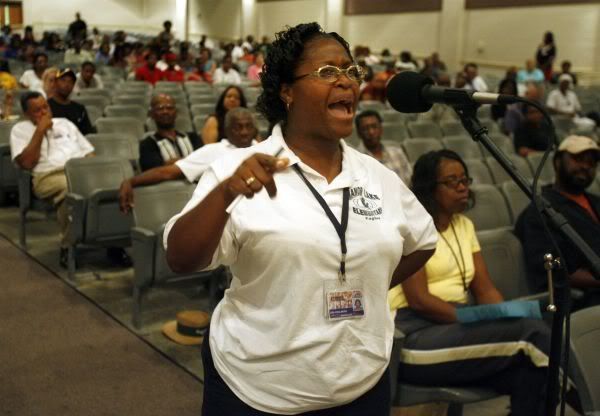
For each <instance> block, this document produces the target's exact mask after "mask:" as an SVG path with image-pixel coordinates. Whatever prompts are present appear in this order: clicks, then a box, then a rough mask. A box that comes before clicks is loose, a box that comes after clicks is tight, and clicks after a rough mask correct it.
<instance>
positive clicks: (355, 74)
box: [294, 64, 365, 84]
mask: <svg viewBox="0 0 600 416" xmlns="http://www.w3.org/2000/svg"><path fill="white" fill-rule="evenodd" d="M310 75H312V76H314V77H317V78H319V79H322V80H323V81H325V82H328V83H330V84H333V83H334V82H336V81H337V80H338V79H340V77H341V76H342V75H346V76H347V77H348V78H349V79H350V80H351V81H354V82H358V83H359V84H360V83H361V82H362V81H363V80H364V79H365V72H364V71H363V69H362V68H361V67H360V66H359V65H356V64H354V65H350V66H349V67H348V68H345V69H343V68H338V67H337V66H334V65H325V66H322V67H321V68H319V69H317V70H316V71H313V72H310V73H308V74H304V75H300V76H298V77H296V78H294V81H297V80H299V79H301V78H304V77H308V76H310Z"/></svg>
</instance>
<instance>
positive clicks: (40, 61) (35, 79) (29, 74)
mask: <svg viewBox="0 0 600 416" xmlns="http://www.w3.org/2000/svg"><path fill="white" fill-rule="evenodd" d="M46 68H48V55H46V54H45V53H43V52H40V53H36V54H35V56H34V57H33V69H28V70H27V71H25V72H23V75H22V76H21V79H19V84H20V85H21V87H22V88H25V89H27V90H32V91H34V90H35V91H42V90H43V88H42V87H43V84H44V83H43V81H42V75H43V74H44V71H45V70H46Z"/></svg>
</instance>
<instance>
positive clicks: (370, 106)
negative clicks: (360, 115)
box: [358, 100, 385, 111]
mask: <svg viewBox="0 0 600 416" xmlns="http://www.w3.org/2000/svg"><path fill="white" fill-rule="evenodd" d="M358 108H359V110H360V111H364V110H375V111H383V110H385V104H384V103H382V102H381V101H374V100H364V101H359V102H358Z"/></svg>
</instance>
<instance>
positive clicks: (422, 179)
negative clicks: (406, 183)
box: [411, 149, 475, 220]
mask: <svg viewBox="0 0 600 416" xmlns="http://www.w3.org/2000/svg"><path fill="white" fill-rule="evenodd" d="M444 159H448V160H455V161H457V162H459V163H460V164H461V165H462V166H463V169H464V170H465V175H466V176H467V177H469V168H468V167H467V164H466V163H465V161H464V160H462V158H461V157H460V156H459V155H458V153H456V152H453V151H452V150H448V149H442V150H434V151H431V152H428V153H425V154H424V155H422V156H421V157H420V158H419V159H418V160H417V162H416V163H415V166H414V168H413V175H412V179H411V183H412V185H411V190H412V191H413V193H414V194H415V196H416V197H417V199H418V200H419V202H420V203H421V205H423V207H425V209H426V210H427V212H429V215H431V216H432V217H433V218H434V220H435V218H436V216H437V214H438V204H437V202H436V201H435V196H434V192H435V188H436V187H437V186H438V171H439V167H440V164H441V163H442V160H444ZM474 206H475V194H474V193H473V191H472V190H471V189H469V208H472V207H474Z"/></svg>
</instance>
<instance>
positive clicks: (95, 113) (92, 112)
mask: <svg viewBox="0 0 600 416" xmlns="http://www.w3.org/2000/svg"><path fill="white" fill-rule="evenodd" d="M85 110H86V111H87V113H88V117H89V118H90V123H92V126H95V125H96V121H97V120H98V119H99V118H100V117H102V114H103V113H104V111H103V110H102V108H100V107H98V106H95V105H91V104H88V105H86V106H85Z"/></svg>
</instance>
